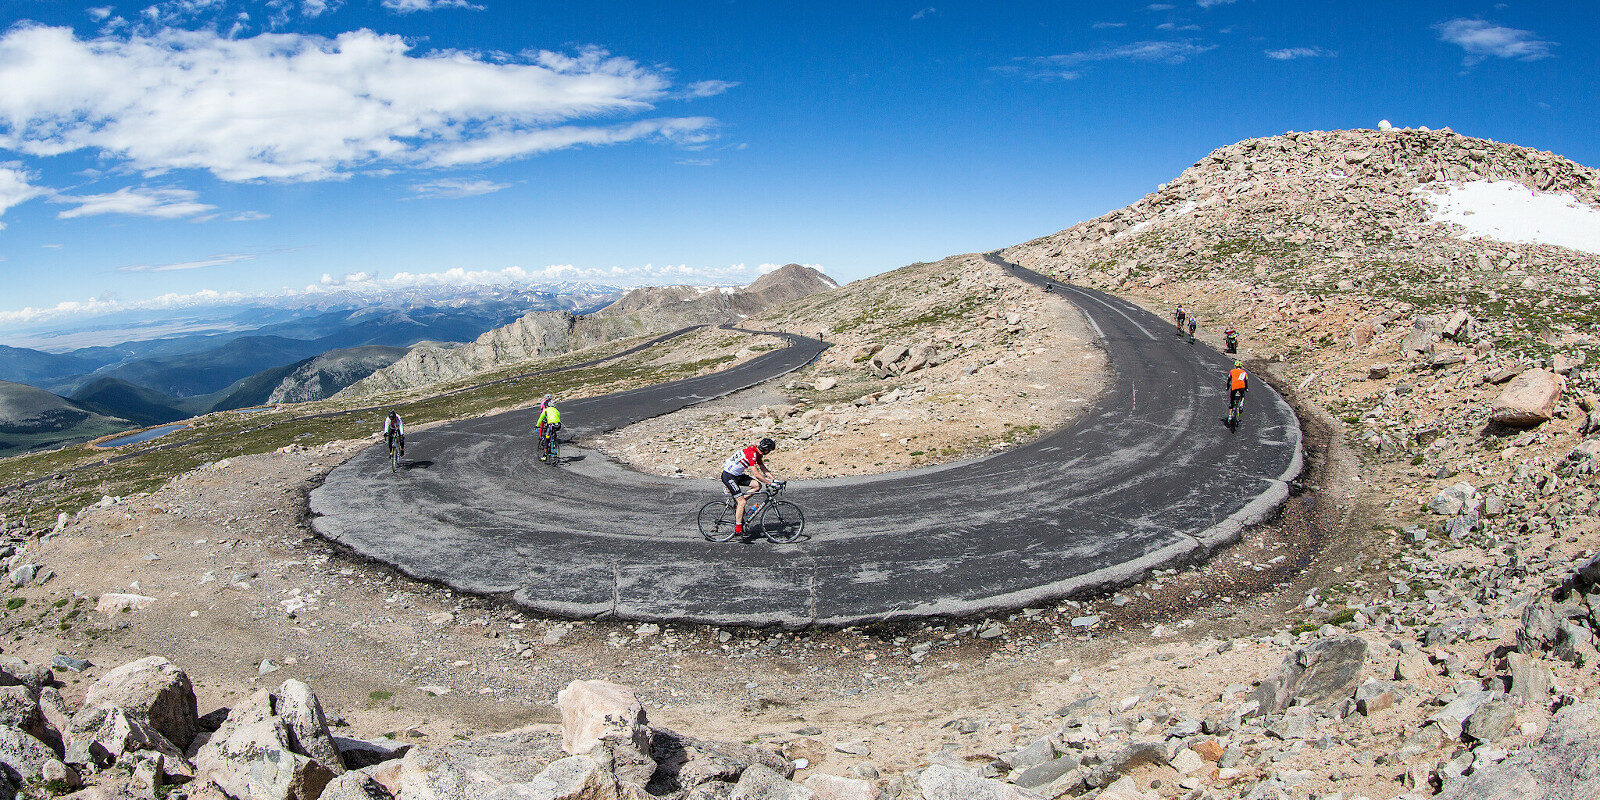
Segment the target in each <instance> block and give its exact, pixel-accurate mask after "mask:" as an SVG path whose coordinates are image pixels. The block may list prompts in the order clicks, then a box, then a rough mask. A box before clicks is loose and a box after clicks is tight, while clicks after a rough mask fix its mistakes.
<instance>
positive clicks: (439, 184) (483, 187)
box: [411, 178, 511, 200]
mask: <svg viewBox="0 0 1600 800" xmlns="http://www.w3.org/2000/svg"><path fill="white" fill-rule="evenodd" d="M509 188H511V184H509V183H495V182H494V181H489V180H466V179H463V178H443V179H440V180H436V181H428V182H426V183H417V184H412V186H411V191H413V192H414V193H415V196H416V197H417V198H418V199H422V200H439V199H446V200H454V199H458V198H462V197H477V196H479V195H485V194H494V193H495V192H498V191H500V190H501V189H509Z"/></svg>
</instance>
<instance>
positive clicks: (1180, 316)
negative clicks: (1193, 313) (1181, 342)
mask: <svg viewBox="0 0 1600 800" xmlns="http://www.w3.org/2000/svg"><path fill="white" fill-rule="evenodd" d="M1172 316H1174V317H1176V318H1177V320H1178V334H1177V335H1179V336H1182V335H1183V323H1184V321H1185V320H1187V319H1188V318H1189V312H1187V311H1184V310H1183V306H1178V310H1177V311H1175V312H1173V314H1172Z"/></svg>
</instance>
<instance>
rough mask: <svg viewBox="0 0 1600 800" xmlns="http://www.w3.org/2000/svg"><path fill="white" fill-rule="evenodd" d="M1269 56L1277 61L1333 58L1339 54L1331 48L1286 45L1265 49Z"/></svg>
mask: <svg viewBox="0 0 1600 800" xmlns="http://www.w3.org/2000/svg"><path fill="white" fill-rule="evenodd" d="M1263 52H1265V53H1266V55H1267V58H1270V59H1273V60H1276V61H1293V60H1295V59H1297V58H1333V57H1334V56H1336V55H1338V53H1335V52H1333V51H1331V50H1324V49H1322V48H1320V47H1285V48H1283V49H1281V50H1265V51H1263Z"/></svg>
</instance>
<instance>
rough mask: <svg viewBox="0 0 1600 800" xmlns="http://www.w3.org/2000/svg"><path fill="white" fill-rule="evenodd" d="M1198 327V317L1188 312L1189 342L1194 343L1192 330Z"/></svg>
mask: <svg viewBox="0 0 1600 800" xmlns="http://www.w3.org/2000/svg"><path fill="white" fill-rule="evenodd" d="M1198 327H1200V318H1199V317H1197V316H1195V315H1193V314H1190V315H1189V342H1190V343H1191V344H1192V343H1194V331H1195V329H1196V328H1198Z"/></svg>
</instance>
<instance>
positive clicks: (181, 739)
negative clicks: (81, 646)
mask: <svg viewBox="0 0 1600 800" xmlns="http://www.w3.org/2000/svg"><path fill="white" fill-rule="evenodd" d="M83 702H84V705H86V706H95V707H97V708H105V709H111V708H121V709H123V710H125V711H127V712H128V714H129V716H132V717H135V718H137V719H140V720H142V721H144V722H147V723H149V724H150V726H151V727H152V728H155V729H156V730H157V731H159V732H160V733H161V735H162V736H165V737H166V738H167V741H170V742H172V743H173V744H175V745H177V746H178V748H179V749H180V750H182V749H186V748H188V746H189V743H190V742H193V741H194V737H195V734H196V733H198V732H199V731H200V721H199V720H200V713H199V711H198V709H197V708H196V707H195V699H194V686H193V685H191V684H190V683H189V676H188V675H185V674H184V673H183V670H181V669H178V668H177V667H175V666H173V665H172V662H170V661H168V660H166V659H164V658H162V657H160V656H150V657H149V658H142V659H139V660H138V661H135V662H133V663H131V664H124V665H122V666H120V667H117V668H116V669H114V670H111V671H110V672H107V673H106V674H105V675H103V676H101V678H100V680H98V681H95V683H94V685H93V686H90V687H89V691H88V692H87V693H85V694H84V697H83Z"/></svg>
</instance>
